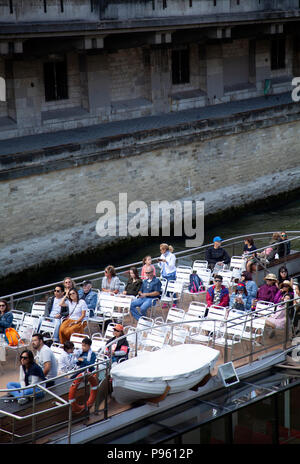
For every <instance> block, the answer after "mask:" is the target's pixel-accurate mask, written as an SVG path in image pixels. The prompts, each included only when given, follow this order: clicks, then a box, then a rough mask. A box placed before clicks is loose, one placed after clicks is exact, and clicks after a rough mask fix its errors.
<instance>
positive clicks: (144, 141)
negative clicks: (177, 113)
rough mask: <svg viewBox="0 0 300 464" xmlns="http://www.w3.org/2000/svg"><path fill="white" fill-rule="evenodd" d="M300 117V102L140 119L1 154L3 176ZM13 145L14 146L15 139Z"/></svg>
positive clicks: (88, 161)
mask: <svg viewBox="0 0 300 464" xmlns="http://www.w3.org/2000/svg"><path fill="white" fill-rule="evenodd" d="M217 106H218V105H217ZM299 120H300V105H299V104H297V103H289V104H282V105H278V106H272V107H268V108H256V109H253V110H248V111H241V112H239V113H235V114H230V115H227V116H222V117H218V115H217V114H216V115H215V117H211V118H209V119H198V120H196V121H189V122H184V123H179V124H176V123H174V124H172V125H170V119H168V118H167V119H166V121H167V123H168V124H166V125H165V126H161V125H160V127H155V123H156V122H157V119H155V118H153V126H152V128H151V129H146V130H141V129H140V126H139V125H138V123H137V125H136V128H135V129H136V130H132V131H129V133H128V132H127V131H126V133H122V129H121V128H120V131H119V132H118V135H113V136H106V137H105V136H102V137H98V138H93V139H92V138H91V139H90V140H87V141H78V142H76V141H75V140H76V139H75V137H74V142H72V143H66V144H61V145H56V146H47V147H45V148H42V149H38V150H27V151H23V152H19V153H15V152H11V153H10V154H7V155H2V156H0V180H9V179H16V178H21V177H25V176H30V175H37V174H41V173H47V172H51V171H54V170H58V169H65V168H71V167H77V166H82V165H87V164H91V163H94V162H95V161H107V160H110V159H118V158H124V157H130V156H137V155H139V154H142V153H145V152H147V151H151V150H154V149H157V148H164V147H168V148H170V147H172V146H175V147H176V146H178V145H180V144H182V143H190V142H193V141H196V140H201V141H203V140H208V139H214V138H216V137H221V136H224V135H230V134H237V133H241V132H248V131H254V130H256V129H261V128H266V127H270V126H274V125H278V124H286V123H288V122H293V121H299ZM151 121H152V120H151ZM11 146H12V148H13V147H14V142H13V140H12V141H11Z"/></svg>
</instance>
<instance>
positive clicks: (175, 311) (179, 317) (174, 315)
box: [166, 308, 185, 324]
mask: <svg viewBox="0 0 300 464" xmlns="http://www.w3.org/2000/svg"><path fill="white" fill-rule="evenodd" d="M184 315H185V311H184V310H183V309H179V308H170V309H169V312H168V314H167V317H166V323H167V324H168V323H169V322H183V319H184Z"/></svg>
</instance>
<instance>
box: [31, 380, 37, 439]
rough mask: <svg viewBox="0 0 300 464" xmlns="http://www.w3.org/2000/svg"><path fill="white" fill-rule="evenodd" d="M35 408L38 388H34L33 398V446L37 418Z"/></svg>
mask: <svg viewBox="0 0 300 464" xmlns="http://www.w3.org/2000/svg"><path fill="white" fill-rule="evenodd" d="M35 406H36V387H33V398H32V434H31V437H32V438H31V440H32V444H33V445H34V444H35V429H36V416H35Z"/></svg>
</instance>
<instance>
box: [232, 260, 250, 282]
mask: <svg viewBox="0 0 300 464" xmlns="http://www.w3.org/2000/svg"><path fill="white" fill-rule="evenodd" d="M229 269H230V270H231V271H232V275H233V278H237V279H239V278H240V277H241V275H242V272H243V271H245V270H246V259H245V258H243V257H242V256H232V258H231V260H230V264H229Z"/></svg>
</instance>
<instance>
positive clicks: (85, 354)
mask: <svg viewBox="0 0 300 464" xmlns="http://www.w3.org/2000/svg"><path fill="white" fill-rule="evenodd" d="M88 354H89V352H88V351H85V352H81V353H80V355H79V356H78V358H83V361H77V366H78V368H80V367H87V366H90V365H91V364H95V362H96V353H94V351H92V353H91V358H90V360H89V361H88V359H87V358H88ZM94 369H95V368H94V367H91V368H90V369H89V372H92V371H93V370H94Z"/></svg>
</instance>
